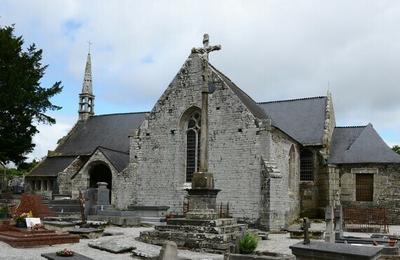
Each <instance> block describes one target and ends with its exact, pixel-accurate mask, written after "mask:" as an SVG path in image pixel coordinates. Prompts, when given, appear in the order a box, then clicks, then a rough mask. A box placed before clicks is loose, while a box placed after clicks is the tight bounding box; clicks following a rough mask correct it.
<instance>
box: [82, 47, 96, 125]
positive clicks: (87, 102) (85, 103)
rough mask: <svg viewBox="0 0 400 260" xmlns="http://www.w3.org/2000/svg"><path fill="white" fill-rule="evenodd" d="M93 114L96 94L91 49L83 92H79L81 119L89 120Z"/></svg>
mask: <svg viewBox="0 0 400 260" xmlns="http://www.w3.org/2000/svg"><path fill="white" fill-rule="evenodd" d="M92 115H94V95H93V90H92V63H91V59H90V50H89V53H88V55H87V60H86V67H85V76H84V78H83V84H82V92H81V93H80V94H79V120H87V119H88V118H89V117H90V116H92Z"/></svg>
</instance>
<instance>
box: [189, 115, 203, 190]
mask: <svg viewBox="0 0 400 260" xmlns="http://www.w3.org/2000/svg"><path fill="white" fill-rule="evenodd" d="M200 125H201V117H200V112H199V111H196V112H194V113H193V114H192V115H191V116H190V117H189V120H188V123H187V130H186V182H191V181H192V177H193V173H194V172H196V171H197V170H198V166H199V162H200Z"/></svg>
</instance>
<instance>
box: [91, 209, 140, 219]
mask: <svg viewBox="0 0 400 260" xmlns="http://www.w3.org/2000/svg"><path fill="white" fill-rule="evenodd" d="M97 215H102V216H119V217H121V216H122V217H136V212H134V211H130V210H117V209H105V210H98V211H97Z"/></svg>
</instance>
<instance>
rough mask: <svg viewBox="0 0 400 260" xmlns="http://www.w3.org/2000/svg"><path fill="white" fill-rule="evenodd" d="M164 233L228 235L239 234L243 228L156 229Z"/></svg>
mask: <svg viewBox="0 0 400 260" xmlns="http://www.w3.org/2000/svg"><path fill="white" fill-rule="evenodd" d="M155 229H156V230H158V231H162V232H192V233H210V234H226V233H233V232H239V231H240V230H241V227H240V226H239V225H229V226H228V225H227V226H219V227H207V226H190V225H186V226H179V225H168V224H167V225H164V226H160V227H156V228H155Z"/></svg>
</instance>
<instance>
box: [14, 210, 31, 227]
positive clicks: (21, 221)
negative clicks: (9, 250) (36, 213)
mask: <svg viewBox="0 0 400 260" xmlns="http://www.w3.org/2000/svg"><path fill="white" fill-rule="evenodd" d="M31 217H32V211H29V213H22V214H21V215H17V216H15V217H14V220H15V226H16V227H21V228H26V221H25V219H26V218H31Z"/></svg>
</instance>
